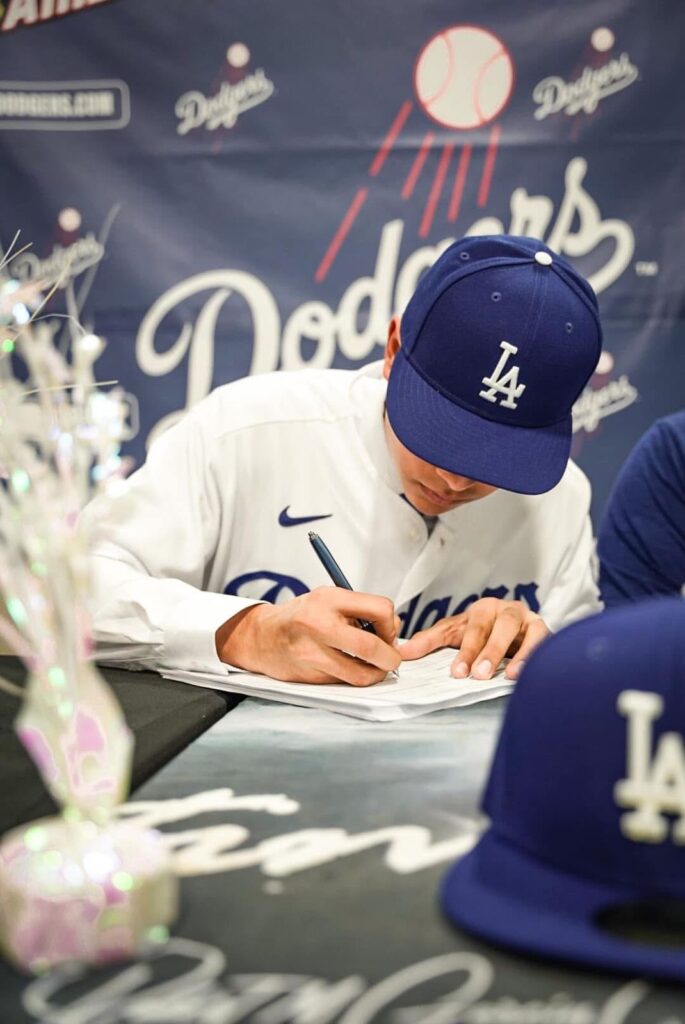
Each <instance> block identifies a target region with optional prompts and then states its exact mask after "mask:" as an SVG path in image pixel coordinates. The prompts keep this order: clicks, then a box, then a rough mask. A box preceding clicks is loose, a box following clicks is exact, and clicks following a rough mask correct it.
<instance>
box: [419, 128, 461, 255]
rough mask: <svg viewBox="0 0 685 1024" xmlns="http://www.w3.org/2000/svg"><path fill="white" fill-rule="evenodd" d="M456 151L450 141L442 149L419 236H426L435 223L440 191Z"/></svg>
mask: <svg viewBox="0 0 685 1024" xmlns="http://www.w3.org/2000/svg"><path fill="white" fill-rule="evenodd" d="M453 152H454V146H453V145H452V143H449V144H448V145H447V146H445V148H444V149H443V151H442V156H441V157H440V163H439V164H438V169H437V171H436V172H435V178H434V179H433V184H432V185H431V190H430V193H429V196H428V202H427V203H426V209H425V210H424V211H423V217H422V218H421V226H420V227H419V237H420V238H425V237H426V235H427V234H428V232H429V231H430V229H431V225H432V223H433V217H434V216H435V210H436V207H437V205H438V201H439V199H440V193H441V192H442V186H443V185H444V183H445V175H446V174H447V168H448V166H449V162H450V160H451V159H452V153H453Z"/></svg>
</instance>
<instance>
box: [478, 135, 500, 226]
mask: <svg viewBox="0 0 685 1024" xmlns="http://www.w3.org/2000/svg"><path fill="white" fill-rule="evenodd" d="M501 134H502V129H501V128H500V126H499V125H498V124H495V125H493V127H492V131H491V132H490V141H489V142H488V148H487V152H486V154H485V163H484V165H483V175H482V177H481V179H480V186H479V188H478V199H477V200H476V201H477V203H478V205H479V206H485V204H486V203H487V201H488V196H489V194H490V183H491V181H492V172H493V171H494V169H495V158H496V157H497V146H498V143H499V137H500V135H501Z"/></svg>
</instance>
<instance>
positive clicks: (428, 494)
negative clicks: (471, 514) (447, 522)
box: [412, 484, 464, 516]
mask: <svg viewBox="0 0 685 1024" xmlns="http://www.w3.org/2000/svg"><path fill="white" fill-rule="evenodd" d="M463 500H464V499H461V498H444V499H443V498H442V497H441V496H440V495H439V494H436V492H435V491H431V489H430V488H429V487H426V486H425V485H424V484H419V489H418V491H417V493H416V500H415V501H413V502H412V504H413V505H414V507H415V508H417V509H418V510H419V512H421V513H423V515H425V516H439V515H442V514H443V513H444V512H451V511H452V509H455V508H457V507H458V506H459V505H461V504H463Z"/></svg>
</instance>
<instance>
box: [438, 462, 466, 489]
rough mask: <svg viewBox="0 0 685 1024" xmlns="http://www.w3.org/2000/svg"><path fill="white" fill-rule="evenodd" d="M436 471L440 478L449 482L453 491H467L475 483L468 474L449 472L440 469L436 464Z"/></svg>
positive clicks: (448, 484)
mask: <svg viewBox="0 0 685 1024" xmlns="http://www.w3.org/2000/svg"><path fill="white" fill-rule="evenodd" d="M435 472H436V473H437V474H438V476H439V477H440V479H441V480H442V481H443V482H444V483H446V484H447V486H448V487H449V489H450V490H451V491H454V492H455V493H459V492H460V491H466V490H468V488H469V487H471V485H472V484H473V480H472V479H471V478H470V477H468V476H458V474H457V473H448V472H447V470H446V469H438V467H437V466H436V468H435Z"/></svg>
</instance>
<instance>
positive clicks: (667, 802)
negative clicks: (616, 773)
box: [614, 690, 685, 845]
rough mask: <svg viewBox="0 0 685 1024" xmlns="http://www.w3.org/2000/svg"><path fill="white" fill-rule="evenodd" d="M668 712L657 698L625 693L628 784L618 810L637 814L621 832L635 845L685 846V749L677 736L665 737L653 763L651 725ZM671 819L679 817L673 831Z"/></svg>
mask: <svg viewBox="0 0 685 1024" xmlns="http://www.w3.org/2000/svg"><path fill="white" fill-rule="evenodd" d="M663 709H664V702H663V699H662V698H661V697H660V696H659V694H658V693H649V692H644V691H642V690H624V691H623V692H622V693H620V694H619V697H618V710H619V712H620V713H621V714H622V715H625V716H626V718H627V719H628V738H627V765H626V774H627V777H626V778H625V779H621V780H620V781H619V782H617V783H616V786H615V788H614V799H615V801H616V803H617V804H618V806H619V807H632V808H634V810H631V811H629V812H628V813H627V814H623V815H622V816H621V821H620V824H621V831H622V832H623V834H624V835H625V836H626V837H627V838H628V839H632V840H633V841H634V842H636V843H662V842H664V840H666V839H668V838H669V833H670V838H671V839H672V840H673V842H674V843H677V844H678V845H685V744H684V743H683V737H682V736H681V735H680V734H679V733H677V732H665V733H663V734H662V735H661V736H660V737H659V742H658V744H657V746H656V750H655V751H654V757H653V758H652V725H653V722H654V720H655V719H657V718H659V716H660V715H661V713H662V712H663ZM667 814H670V815H674V816H675V818H676V821H675V823H674V824H673V826H671V823H670V822H669V820H668V818H667V817H666V815H667Z"/></svg>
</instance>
